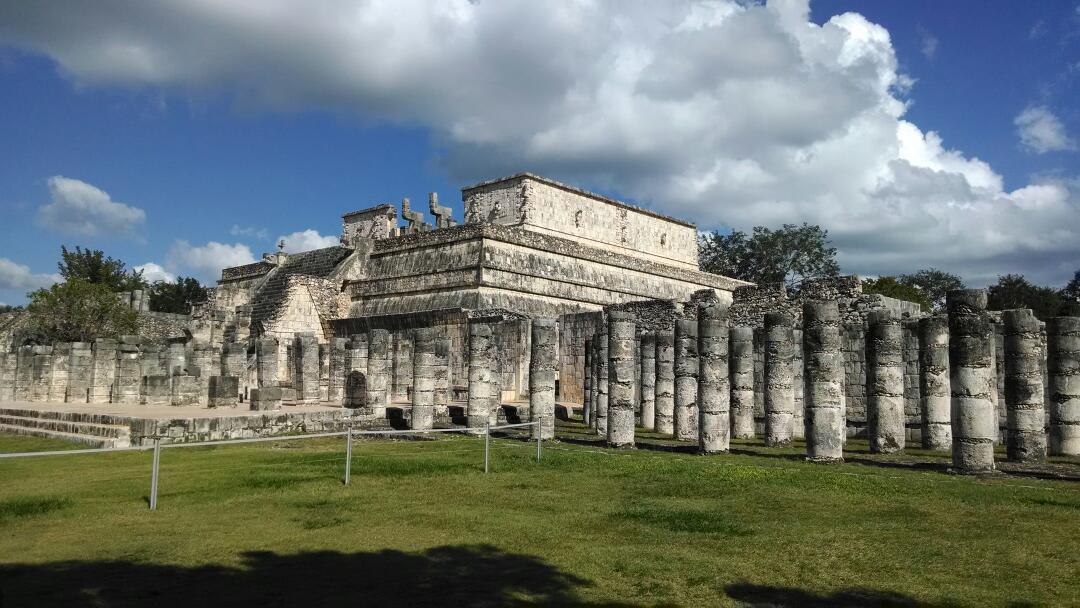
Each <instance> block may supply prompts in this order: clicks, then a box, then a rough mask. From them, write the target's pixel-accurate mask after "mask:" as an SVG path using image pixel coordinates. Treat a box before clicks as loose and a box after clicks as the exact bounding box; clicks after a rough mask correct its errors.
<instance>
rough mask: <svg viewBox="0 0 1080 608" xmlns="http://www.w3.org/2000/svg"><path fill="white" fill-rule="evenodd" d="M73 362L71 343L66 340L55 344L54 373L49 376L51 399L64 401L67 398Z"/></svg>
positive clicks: (51, 400)
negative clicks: (70, 366)
mask: <svg viewBox="0 0 1080 608" xmlns="http://www.w3.org/2000/svg"><path fill="white" fill-rule="evenodd" d="M70 364H71V343H70V342H65V343H61V344H57V345H55V346H53V352H52V375H51V376H49V397H48V399H49V401H50V402H51V403H63V402H64V401H65V400H66V399H67V387H68V375H69V373H70V372H69V369H70V368H69V365H70Z"/></svg>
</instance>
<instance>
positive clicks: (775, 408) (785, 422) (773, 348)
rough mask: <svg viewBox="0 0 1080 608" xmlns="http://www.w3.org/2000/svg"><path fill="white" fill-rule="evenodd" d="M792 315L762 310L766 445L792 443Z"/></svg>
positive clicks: (793, 375) (793, 397) (793, 395)
mask: <svg viewBox="0 0 1080 608" xmlns="http://www.w3.org/2000/svg"><path fill="white" fill-rule="evenodd" d="M792 323H793V321H792V318H791V315H790V314H788V313H786V312H770V313H765V445H769V446H782V445H788V444H790V443H791V438H792V434H793V429H792V421H793V417H794V410H795V387H794V386H793V383H794V381H795V380H794V379H795V370H794V369H793V360H794V358H795V349H794V347H793V345H792V340H793V333H792Z"/></svg>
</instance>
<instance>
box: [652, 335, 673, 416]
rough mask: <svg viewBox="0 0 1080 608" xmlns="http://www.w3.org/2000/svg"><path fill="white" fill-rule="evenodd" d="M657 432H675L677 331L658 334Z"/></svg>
mask: <svg viewBox="0 0 1080 608" xmlns="http://www.w3.org/2000/svg"><path fill="white" fill-rule="evenodd" d="M654 430H655V431H656V432H657V433H664V434H667V435H672V434H674V433H675V332H673V331H669V330H664V331H660V332H659V333H657V334H656V423H655V424H654Z"/></svg>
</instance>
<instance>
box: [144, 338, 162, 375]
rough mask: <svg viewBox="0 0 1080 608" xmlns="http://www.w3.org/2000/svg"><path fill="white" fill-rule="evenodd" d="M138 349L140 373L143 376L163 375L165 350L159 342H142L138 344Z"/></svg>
mask: <svg viewBox="0 0 1080 608" xmlns="http://www.w3.org/2000/svg"><path fill="white" fill-rule="evenodd" d="M139 351H140V352H141V353H142V359H141V363H142V372H141V374H142V376H143V377H146V376H164V375H165V363H166V361H165V359H166V351H165V348H164V347H162V345H161V344H156V343H154V342H143V343H142V344H141V345H139Z"/></svg>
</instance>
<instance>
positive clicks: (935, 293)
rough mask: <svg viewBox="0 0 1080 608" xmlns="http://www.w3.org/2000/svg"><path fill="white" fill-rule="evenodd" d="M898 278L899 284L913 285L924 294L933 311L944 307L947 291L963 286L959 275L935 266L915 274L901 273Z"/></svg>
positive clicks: (962, 287)
mask: <svg viewBox="0 0 1080 608" xmlns="http://www.w3.org/2000/svg"><path fill="white" fill-rule="evenodd" d="M898 279H899V282H900V284H902V285H907V286H909V287H914V288H916V289H918V290H919V291H921V292H922V293H923V294H925V296H926V300H927V301H929V302H930V308H931V309H933V310H935V311H940V310H944V309H945V295H946V294H947V293H949V292H950V291H952V290H954V289H964V287H965V285H964V281H963V280H962V279H961V278H960V277H958V276H956V275H955V274H951V273H948V272H945V271H943V270H938V269H937V268H926V269H924V270H920V271H918V272H916V273H915V274H902V275H900V276H899V277H898Z"/></svg>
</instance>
